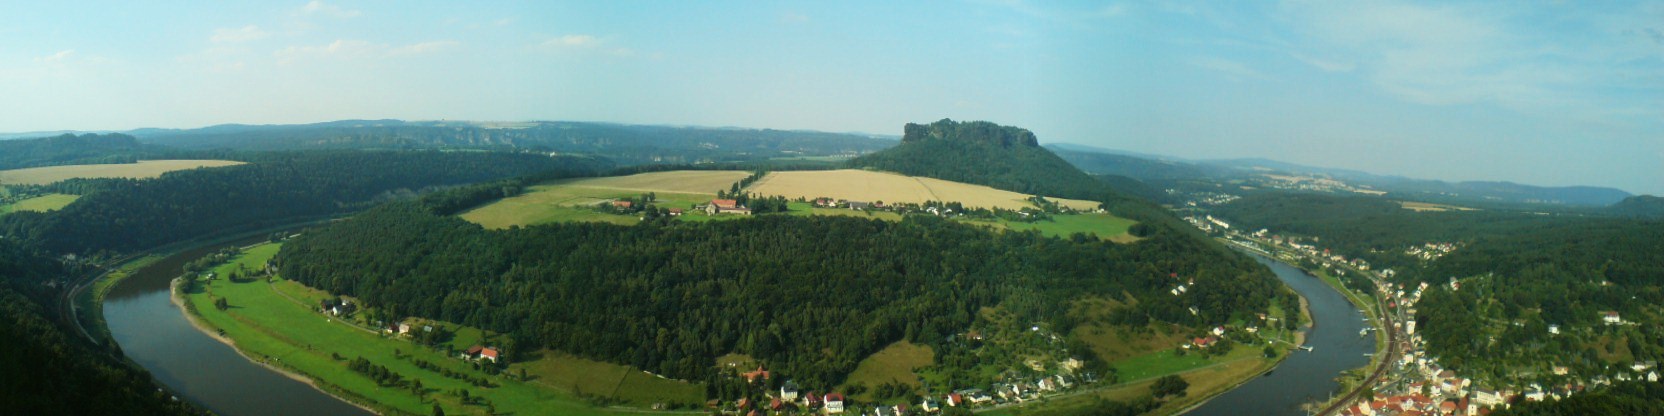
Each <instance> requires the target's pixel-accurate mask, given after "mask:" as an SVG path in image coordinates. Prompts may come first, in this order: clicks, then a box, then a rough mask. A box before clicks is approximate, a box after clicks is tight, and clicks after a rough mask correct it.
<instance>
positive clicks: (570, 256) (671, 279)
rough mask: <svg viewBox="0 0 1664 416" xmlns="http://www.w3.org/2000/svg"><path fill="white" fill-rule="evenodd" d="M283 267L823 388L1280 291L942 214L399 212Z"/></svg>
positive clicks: (585, 350) (511, 322) (1188, 319)
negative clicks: (877, 370)
mask: <svg viewBox="0 0 1664 416" xmlns="http://www.w3.org/2000/svg"><path fill="white" fill-rule="evenodd" d="M277 261H278V263H279V264H280V267H281V268H282V271H283V274H284V276H285V277H286V278H290V279H295V280H297V281H300V282H302V283H305V284H307V285H309V286H313V287H317V288H320V289H324V290H328V291H330V292H333V293H340V294H344V295H350V296H355V297H358V298H360V299H363V300H364V301H365V302H366V303H368V304H370V305H371V306H374V307H383V308H387V309H390V310H392V311H393V312H394V314H395V315H396V316H420V317H427V318H435V319H441V320H446V321H452V322H458V323H462V324H466V325H470V326H477V327H482V328H487V329H490V330H493V331H497V332H502V333H507V334H512V337H513V338H514V339H515V340H517V342H515V345H518V346H519V347H517V348H516V349H517V350H519V351H522V352H523V351H530V350H534V349H537V348H541V347H548V348H554V349H559V350H563V351H567V352H571V353H575V354H579V355H581V356H585V357H590V358H594V359H600V360H604V361H610V362H618V363H626V364H631V365H634V366H637V367H639V368H642V369H646V370H648V371H653V372H656V373H660V374H665V375H667V376H671V377H677V378H685V379H701V378H703V377H705V376H707V375H709V374H710V367H711V365H712V363H713V359H714V358H715V357H717V356H720V355H723V354H727V353H731V352H742V353H747V354H751V355H753V356H756V357H759V358H762V359H764V360H766V361H768V362H769V363H770V367H771V368H776V369H778V370H782V371H785V372H786V373H788V374H791V375H792V376H793V377H795V378H797V379H798V380H799V382H800V383H804V384H805V385H806V386H811V387H819V388H825V387H830V386H833V385H835V384H837V383H838V382H840V381H842V380H843V378H844V377H845V376H846V375H847V374H848V373H849V372H850V371H851V370H853V369H854V366H855V364H856V363H857V362H859V361H860V360H861V359H863V358H865V357H866V356H867V355H869V354H871V353H872V352H874V351H876V350H877V349H879V348H882V347H883V346H885V345H888V344H890V343H892V342H895V341H898V340H903V339H906V340H910V341H913V342H917V343H921V344H926V345H934V344H937V343H941V342H943V341H944V340H945V339H947V337H948V336H950V335H953V334H957V333H960V332H963V331H965V330H967V329H968V325H970V323H971V322H972V320H973V319H974V318H975V315H976V314H977V311H978V310H979V309H981V308H983V307H994V306H997V307H1001V308H1003V309H1005V310H1008V311H1010V312H1012V313H1014V314H1015V315H1016V316H1018V317H1019V321H1020V322H1036V323H1044V324H1045V325H1048V326H1050V327H1052V328H1054V329H1055V330H1058V331H1060V332H1064V333H1067V331H1069V330H1071V329H1073V328H1074V327H1075V326H1076V325H1075V322H1076V321H1075V320H1076V319H1078V317H1076V316H1073V315H1071V314H1070V313H1069V312H1068V309H1069V307H1070V305H1071V304H1072V302H1069V300H1070V299H1077V298H1080V297H1083V296H1107V297H1114V298H1118V299H1119V298H1121V297H1122V296H1124V295H1131V296H1134V297H1136V298H1137V299H1138V300H1139V303H1138V307H1137V308H1138V309H1137V310H1135V311H1132V312H1130V313H1123V314H1121V315H1122V316H1126V315H1132V314H1136V315H1137V316H1138V317H1137V319H1138V320H1151V319H1153V320H1158V321H1166V322H1173V323H1179V324H1183V325H1187V326H1199V325H1204V324H1212V323H1218V322H1226V321H1228V320H1230V319H1233V318H1243V317H1245V316H1251V315H1252V314H1253V313H1254V312H1255V311H1262V310H1265V308H1266V307H1267V306H1268V305H1269V303H1268V302H1269V301H1270V299H1271V298H1272V297H1273V296H1275V295H1276V294H1277V293H1278V292H1277V290H1278V289H1277V285H1276V284H1275V280H1274V279H1273V278H1272V277H1271V276H1270V275H1269V274H1268V272H1267V271H1265V270H1264V269H1263V268H1260V267H1254V265H1253V264H1250V263H1252V262H1251V261H1250V260H1247V259H1246V258H1242V257H1224V256H1219V255H1218V253H1217V251H1216V249H1215V248H1214V247H1212V246H1210V245H1208V244H1207V243H1206V242H1205V241H1202V240H1197V239H1191V238H1185V237H1182V236H1156V237H1152V238H1149V239H1146V240H1144V241H1142V242H1140V243H1138V244H1130V245H1121V244H1114V243H1108V242H1104V241H1101V240H1098V239H1093V238H1085V237H1084V236H1081V237H1080V238H1071V239H1058V238H1045V237H1041V236H1040V235H1039V234H1037V233H1020V232H1010V233H1000V232H993V231H988V230H984V229H981V228H977V227H973V226H967V225H963V224H959V223H955V222H952V221H948V220H942V219H938V218H935V217H929V216H910V217H908V218H906V219H905V220H903V221H901V222H899V223H895V222H885V221H877V220H868V219H859V218H848V217H819V216H817V217H791V216H777V215H761V216H758V217H757V218H753V219H748V220H744V221H722V222H711V223H685V222H672V221H665V222H648V223H644V224H642V225H637V226H618V225H609V224H600V223H557V224H549V225H539V226H533V227H525V228H515V229H510V230H504V231H487V230H484V229H482V228H480V227H479V226H477V225H474V224H470V223H467V222H465V221H462V220H460V219H457V218H454V217H448V216H440V215H436V214H434V209H433V208H430V207H426V206H420V205H418V204H412V203H395V204H391V205H387V206H383V207H379V208H376V209H372V210H370V211H368V212H366V213H363V214H360V215H358V216H356V217H354V218H352V219H350V220H347V221H344V222H341V223H338V224H335V225H331V226H329V227H325V228H322V229H318V230H313V231H310V232H307V233H305V234H303V235H302V236H301V237H299V238H297V239H294V240H292V241H291V242H289V243H287V244H286V245H285V246H284V248H283V251H282V252H281V253H280V254H279V256H278V258H277ZM1170 273H1179V274H1181V275H1184V276H1195V278H1196V286H1195V287H1197V289H1196V290H1195V291H1193V292H1192V293H1193V294H1195V295H1194V296H1193V297H1190V298H1187V299H1186V300H1185V301H1183V303H1181V301H1179V300H1178V299H1177V298H1175V297H1173V296H1168V295H1166V294H1165V291H1166V290H1168V289H1169V287H1168V286H1170V283H1171V282H1170V280H1171V279H1170V278H1169V277H1168V275H1169V274H1170ZM1192 306H1194V307H1197V308H1198V310H1199V311H1200V313H1199V314H1198V315H1192V314H1191V313H1189V312H1188V311H1187V310H1186V309H1187V308H1188V307H1192Z"/></svg>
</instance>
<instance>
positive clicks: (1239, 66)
mask: <svg viewBox="0 0 1664 416" xmlns="http://www.w3.org/2000/svg"><path fill="white" fill-rule="evenodd" d="M1189 61H1190V64H1191V65H1195V66H1197V67H1199V68H1202V69H1207V70H1212V71H1218V72H1222V73H1225V74H1227V75H1231V76H1234V77H1238V78H1256V79H1264V78H1265V75H1264V74H1261V73H1260V72H1259V71H1255V70H1254V69H1253V68H1249V67H1248V65H1245V64H1243V63H1241V62H1237V61H1233V60H1229V59H1225V58H1219V57H1213V56H1198V57H1194V58H1190V60H1189Z"/></svg>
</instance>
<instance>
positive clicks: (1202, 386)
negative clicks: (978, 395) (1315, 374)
mask: <svg viewBox="0 0 1664 416" xmlns="http://www.w3.org/2000/svg"><path fill="white" fill-rule="evenodd" d="M1246 350H1249V349H1248V348H1237V349H1236V350H1233V351H1231V353H1230V354H1226V355H1225V356H1223V357H1220V358H1217V359H1214V360H1212V361H1211V362H1209V363H1208V364H1206V365H1203V366H1199V367H1192V368H1186V369H1181V370H1175V371H1173V372H1168V373H1162V374H1155V375H1151V376H1148V377H1143V378H1136V379H1134V378H1129V377H1128V376H1127V375H1126V373H1125V371H1123V372H1122V373H1121V379H1122V380H1128V381H1126V382H1122V383H1120V384H1115V385H1112V386H1108V387H1106V388H1102V389H1097V390H1087V391H1084V392H1082V393H1078V394H1070V395H1065V396H1061V397H1054V398H1049V399H1046V400H1045V401H1043V402H1040V403H1038V404H1035V405H1030V406H1022V407H1014V408H1005V409H999V410H994V411H990V412H986V413H979V414H981V415H984V416H1014V415H1035V416H1040V415H1070V414H1078V413H1079V412H1080V411H1082V410H1084V409H1085V408H1086V407H1087V406H1090V405H1091V404H1092V403H1093V402H1094V401H1096V400H1097V399H1100V398H1101V399H1104V400H1114V401H1121V402H1127V401H1131V400H1134V399H1136V398H1138V397H1141V396H1146V395H1149V394H1150V386H1151V385H1153V384H1155V379H1156V378H1157V377H1161V376H1165V375H1168V374H1178V375H1179V377H1182V378H1184V380H1185V382H1188V383H1190V388H1189V389H1187V390H1185V393H1186V394H1185V396H1184V397H1178V398H1172V397H1170V398H1168V399H1167V402H1165V403H1163V404H1162V405H1161V407H1160V408H1157V409H1156V410H1154V411H1152V412H1150V414H1158V415H1159V414H1174V413H1177V412H1179V411H1180V410H1184V409H1186V408H1188V407H1190V406H1193V405H1195V404H1197V403H1200V402H1201V401H1203V400H1206V399H1207V398H1209V397H1212V396H1214V395H1217V394H1219V393H1224V392H1225V391H1228V390H1230V389H1231V388H1233V387H1235V386H1236V384H1237V383H1239V382H1242V381H1245V380H1248V379H1249V378H1250V377H1253V376H1254V375H1256V374H1259V373H1261V372H1263V371H1265V370H1266V369H1267V368H1268V367H1269V366H1270V365H1272V364H1273V363H1274V361H1272V360H1267V359H1263V358H1259V357H1258V355H1257V354H1256V353H1254V352H1252V351H1246Z"/></svg>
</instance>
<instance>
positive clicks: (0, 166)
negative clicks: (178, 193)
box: [0, 133, 162, 170]
mask: <svg viewBox="0 0 1664 416" xmlns="http://www.w3.org/2000/svg"><path fill="white" fill-rule="evenodd" d="M161 150H162V149H160V148H157V147H154V146H147V145H143V144H140V143H139V141H138V139H136V138H134V137H133V136H128V135H125V134H114V133H112V134H84V135H80V136H77V135H74V134H64V135H61V136H55V137H46V138H40V139H18V140H5V141H0V170H6V169H21V168H32V167H40V166H58V165H85V164H96V163H133V162H136V161H138V159H139V158H140V157H143V156H147V155H150V154H153V153H158V152H160V151H161Z"/></svg>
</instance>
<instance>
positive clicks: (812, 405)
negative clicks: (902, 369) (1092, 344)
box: [707, 360, 1083, 416]
mask: <svg viewBox="0 0 1664 416" xmlns="http://www.w3.org/2000/svg"><path fill="white" fill-rule="evenodd" d="M1071 361H1073V360H1071ZM1063 367H1065V368H1078V367H1079V362H1072V363H1065V364H1064V365H1063ZM739 376H740V377H741V378H744V379H745V380H746V381H747V382H750V383H762V382H766V381H767V380H768V379H769V378H770V377H772V376H773V374H771V373H770V372H769V371H768V370H766V369H764V368H763V367H761V366H759V367H757V369H756V370H751V371H743V372H740V373H739ZM1082 381H1083V380H1081V379H1078V378H1076V377H1074V376H1073V375H1065V374H1053V375H1046V376H1039V377H1035V378H1034V379H1032V380H1023V381H1016V382H1005V383H994V384H992V385H990V386H988V388H987V389H981V388H970V389H961V390H955V391H954V392H952V393H948V394H944V395H941V396H932V397H926V398H923V399H921V400H919V402H918V403H916V404H914V403H900V404H894V405H879V404H866V403H856V402H854V401H853V400H850V399H849V398H848V397H845V396H844V395H843V394H840V393H836V392H826V393H822V392H817V391H805V390H803V389H802V388H801V387H800V386H798V385H797V383H795V382H793V381H789V380H788V381H786V382H785V383H782V384H781V385H780V389H779V390H776V391H770V392H768V394H767V396H766V399H765V400H766V403H765V402H763V401H756V402H753V401H751V400H750V399H744V398H742V399H740V400H738V401H735V402H733V403H730V405H731V406H724V405H723V403H720V402H719V401H717V400H712V401H710V402H709V403H707V405H708V406H709V407H710V408H711V409H712V410H717V411H720V412H723V413H730V414H738V415H745V416H760V415H764V414H803V413H815V414H827V415H837V414H844V415H861V416H903V415H928V414H937V413H940V412H941V411H942V410H943V409H945V408H949V407H966V408H970V407H988V406H998V405H1004V404H1017V403H1024V402H1028V401H1032V400H1038V399H1040V398H1041V397H1043V396H1045V395H1051V394H1058V393H1061V392H1063V391H1065V390H1068V389H1071V388H1075V387H1077V386H1079V385H1080V383H1082Z"/></svg>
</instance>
